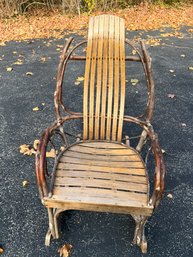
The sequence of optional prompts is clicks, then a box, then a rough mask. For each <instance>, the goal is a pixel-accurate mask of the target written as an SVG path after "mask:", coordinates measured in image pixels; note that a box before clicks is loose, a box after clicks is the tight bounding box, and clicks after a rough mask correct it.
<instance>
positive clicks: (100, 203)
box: [36, 15, 165, 253]
mask: <svg viewBox="0 0 193 257" xmlns="http://www.w3.org/2000/svg"><path fill="white" fill-rule="evenodd" d="M72 41H73V38H69V39H68V41H67V43H66V45H65V47H64V50H63V52H62V55H61V61H60V64H59V68H58V75H57V84H56V91H55V94H54V102H55V109H56V116H57V120H56V121H55V122H54V124H53V125H52V126H50V127H49V128H47V129H46V130H45V132H44V133H43V135H42V137H41V140H40V144H39V146H38V150H37V154H36V176H37V184H38V188H39V192H40V197H41V200H42V203H43V205H44V206H45V207H46V208H47V210H48V216H49V229H48V233H47V235H46V241H45V243H46V245H49V244H50V238H51V237H53V238H58V237H59V232H58V224H57V218H58V216H59V214H60V213H61V212H63V211H66V210H69V209H70V210H85V211H97V212H112V213H123V214H130V215H132V217H133V218H134V220H135V222H136V229H135V233H134V243H135V244H137V245H138V246H140V247H141V250H142V252H144V253H145V252H146V251H147V241H146V238H145V234H144V225H145V223H146V221H147V218H148V217H149V216H151V215H152V213H153V211H154V209H155V207H157V206H158V203H159V201H160V199H161V197H162V194H163V191H164V175H165V168H164V161H163V156H162V151H161V148H160V146H159V143H158V137H157V134H156V133H155V132H154V130H153V127H152V125H151V123H150V121H151V119H152V114H153V108H154V82H153V78H152V71H151V59H150V57H149V55H148V53H147V51H146V48H145V45H144V43H143V42H140V46H141V50H142V51H141V52H139V51H138V50H137V49H136V48H134V46H132V44H131V43H130V41H128V40H127V39H125V28H124V20H123V19H121V18H119V17H116V16H112V15H100V16H95V17H92V18H90V21H89V31H88V41H83V42H81V43H79V44H78V45H76V46H74V47H72V48H70V45H71V43H72ZM84 44H87V51H86V56H78V55H74V54H73V53H74V51H75V50H76V49H77V48H79V47H80V46H82V45H84ZM125 44H126V45H127V46H130V47H133V48H134V49H135V51H136V53H137V56H134V55H131V56H126V55H125V46H126V45H125ZM70 60H77V61H81V60H82V61H84V60H85V61H86V66H85V77H84V94H83V113H77V112H73V111H70V110H69V109H67V107H66V106H65V105H64V103H63V99H62V83H63V77H64V71H65V68H66V65H67V62H69V61H70ZM126 61H130V62H141V64H142V66H143V69H144V72H145V76H146V80H147V91H148V103H147V110H146V113H145V115H144V116H143V117H141V118H136V117H131V116H127V115H125V114H124V106H125V80H126V79H125V62H126ZM62 110H63V111H64V113H65V115H64V116H62V115H61V111H62ZM74 119H82V121H83V134H82V136H80V135H79V136H77V140H76V141H75V143H73V144H71V145H69V144H68V142H67V136H68V135H69V133H67V132H66V131H65V128H64V125H65V124H66V122H68V121H71V120H74ZM124 122H125V123H130V124H131V123H134V124H137V125H139V126H140V127H141V128H142V133H141V134H140V136H139V142H138V144H137V147H136V149H134V148H133V147H131V146H130V139H129V137H128V136H127V137H126V138H125V139H126V141H125V143H123V137H122V130H123V123H124ZM56 135H58V136H59V137H60V138H61V145H62V146H63V147H64V149H63V150H61V151H59V152H57V154H56V157H55V164H54V168H53V171H52V172H51V174H48V172H47V161H46V149H47V147H48V144H49V143H51V144H52V145H53V143H52V139H53V138H54V137H55V136H56ZM148 141H150V142H151V148H150V149H151V150H152V152H153V154H154V157H155V176H154V186H153V189H152V193H151V195H150V193H149V192H150V189H149V187H150V185H149V178H148V172H147V168H146V164H145V162H144V161H143V159H142V157H141V154H140V152H141V150H142V148H143V146H144V145H145V144H146V142H148Z"/></svg>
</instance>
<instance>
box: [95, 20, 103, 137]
mask: <svg viewBox="0 0 193 257" xmlns="http://www.w3.org/2000/svg"><path fill="white" fill-rule="evenodd" d="M103 25H104V15H101V16H100V21H99V35H98V55H97V85H96V106H95V139H99V120H100V117H99V116H100V109H101V85H102V60H103V41H104V37H103V36H104V29H103Z"/></svg>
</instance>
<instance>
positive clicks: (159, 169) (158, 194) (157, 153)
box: [124, 116, 165, 207]
mask: <svg viewBox="0 0 193 257" xmlns="http://www.w3.org/2000/svg"><path fill="white" fill-rule="evenodd" d="M124 121H126V122H132V123H135V124H138V125H139V126H141V127H142V128H143V130H144V131H146V133H147V135H148V137H149V138H150V140H151V144H152V150H153V154H154V158H155V175H154V190H153V194H152V197H151V199H150V201H149V204H150V205H153V206H155V207H157V206H158V204H159V201H160V199H161V198H162V195H163V192H164V182H165V164H164V158H163V153H162V150H161V147H160V144H159V140H158V135H157V134H156V133H155V132H154V130H153V127H152V125H151V123H150V122H146V121H141V120H140V119H138V118H134V117H131V116H125V117H124Z"/></svg>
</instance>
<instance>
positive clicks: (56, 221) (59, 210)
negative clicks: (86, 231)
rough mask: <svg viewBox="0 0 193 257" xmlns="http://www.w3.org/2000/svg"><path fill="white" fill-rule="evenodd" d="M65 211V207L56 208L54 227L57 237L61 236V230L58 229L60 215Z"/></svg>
mask: <svg viewBox="0 0 193 257" xmlns="http://www.w3.org/2000/svg"><path fill="white" fill-rule="evenodd" d="M63 211H65V210H64V209H56V210H55V212H54V227H55V235H56V239H58V238H59V230H58V216H59V214H60V213H61V212H63Z"/></svg>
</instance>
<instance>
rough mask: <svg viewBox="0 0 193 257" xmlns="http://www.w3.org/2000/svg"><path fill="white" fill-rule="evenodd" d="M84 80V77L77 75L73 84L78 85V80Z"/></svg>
mask: <svg viewBox="0 0 193 257" xmlns="http://www.w3.org/2000/svg"><path fill="white" fill-rule="evenodd" d="M83 80H84V77H78V78H77V79H76V81H75V83H74V84H75V85H79V84H80V82H81V81H83Z"/></svg>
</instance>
